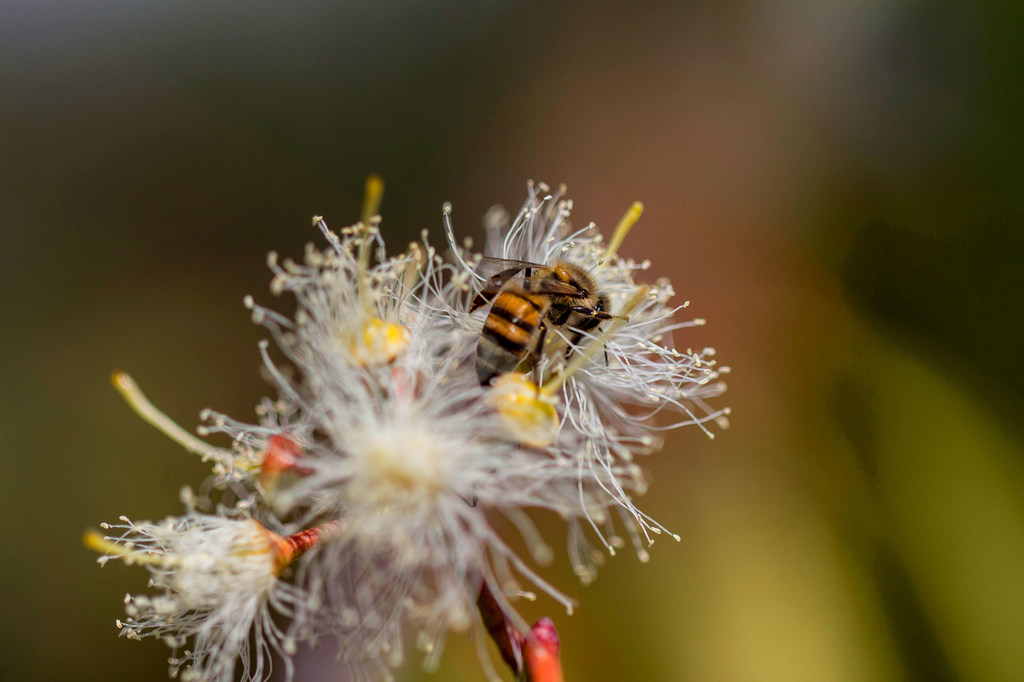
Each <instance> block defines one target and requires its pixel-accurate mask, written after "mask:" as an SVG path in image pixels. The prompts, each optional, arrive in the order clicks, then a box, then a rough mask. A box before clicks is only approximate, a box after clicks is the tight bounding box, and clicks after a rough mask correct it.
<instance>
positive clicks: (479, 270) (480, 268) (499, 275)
mask: <svg viewBox="0 0 1024 682" xmlns="http://www.w3.org/2000/svg"><path fill="white" fill-rule="evenodd" d="M526 268H537V269H545V270H546V269H547V266H544V265H541V264H540V263H529V262H527V261H524V260H512V259H510V258H490V257H488V258H483V259H481V260H480V264H479V265H477V267H476V274H478V275H479V276H480V277H481V278H483V279H485V280H491V279H494V280H496V281H500V282H501V283H504V282H507V281H508V280H510V279H512V278H513V277H515V276H516V275H517V274H518V273H519V272H521V271H523V270H525V269H526ZM500 286H501V285H500V284H499V288H500Z"/></svg>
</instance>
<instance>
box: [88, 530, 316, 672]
mask: <svg viewBox="0 0 1024 682" xmlns="http://www.w3.org/2000/svg"><path fill="white" fill-rule="evenodd" d="M103 527H104V529H106V530H110V531H114V532H119V533H120V535H117V536H114V537H111V538H110V542H111V547H110V549H111V553H109V554H107V555H105V556H103V557H101V558H100V562H101V563H106V561H107V560H108V559H109V558H120V559H122V560H124V561H125V563H130V564H140V565H142V566H144V567H145V568H146V569H147V570H148V571H149V575H150V580H149V585H150V587H151V588H154V589H155V590H156V591H157V592H156V594H152V595H128V596H126V597H125V612H126V614H127V616H126V618H125V619H124V620H119V621H118V622H117V625H118V627H119V628H120V630H121V635H122V636H125V637H128V638H129V639H136V640H139V639H142V638H144V637H153V636H155V637H159V638H161V639H163V640H164V642H166V643H167V644H168V645H169V646H171V647H172V648H173V649H174V650H175V654H174V655H173V656H172V657H171V658H170V674H171V677H179V676H180V678H181V679H183V680H187V681H194V682H199V681H200V680H223V679H233V678H234V675H235V670H236V664H239V663H240V666H241V679H243V680H262V679H265V678H266V677H267V676H268V675H269V673H270V670H271V651H272V650H273V651H276V652H277V653H278V654H282V653H284V647H283V642H284V641H285V637H284V634H283V633H282V632H281V631H280V630H279V629H278V627H277V625H275V623H274V621H273V618H272V613H273V612H275V611H276V612H277V613H281V614H284V615H291V614H292V613H293V612H294V610H295V607H296V606H297V605H299V604H301V603H303V602H304V601H305V598H304V595H303V593H302V591H301V590H300V589H299V588H297V587H295V586H294V585H291V584H288V583H286V582H283V581H280V580H279V579H278V567H279V565H278V552H277V548H276V547H275V543H274V536H273V535H272V534H271V533H269V532H268V531H267V530H266V529H265V528H264V527H263V526H262V525H261V524H260V523H259V522H258V521H255V520H253V519H245V518H234V517H230V516H216V515H209V514H200V513H196V512H190V513H188V514H186V515H184V516H181V517H176V518H175V517H169V518H167V519H165V520H163V521H161V522H159V523H151V522H149V521H142V522H137V523H136V522H132V521H131V520H130V519H128V518H127V517H121V523H119V524H104V526H103ZM250 634H251V638H250ZM179 673H180V675H179Z"/></svg>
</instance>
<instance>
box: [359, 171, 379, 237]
mask: <svg viewBox="0 0 1024 682" xmlns="http://www.w3.org/2000/svg"><path fill="white" fill-rule="evenodd" d="M383 198H384V178H382V177H381V176H379V175H377V174H376V173H371V174H370V175H368V176H366V189H365V190H364V192H363V222H364V223H367V224H368V223H369V222H370V218H372V217H373V216H375V215H377V214H378V213H379V212H380V202H381V200H382V199H383Z"/></svg>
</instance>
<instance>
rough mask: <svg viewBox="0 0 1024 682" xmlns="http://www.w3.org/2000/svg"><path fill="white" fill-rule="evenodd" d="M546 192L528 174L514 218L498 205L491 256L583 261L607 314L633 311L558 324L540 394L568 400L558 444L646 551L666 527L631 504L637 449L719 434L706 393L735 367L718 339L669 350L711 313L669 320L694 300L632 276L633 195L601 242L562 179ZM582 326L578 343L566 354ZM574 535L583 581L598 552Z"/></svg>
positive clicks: (475, 323) (608, 536)
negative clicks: (692, 433) (580, 221)
mask: <svg viewBox="0 0 1024 682" xmlns="http://www.w3.org/2000/svg"><path fill="white" fill-rule="evenodd" d="M547 192H548V188H547V187H546V186H544V185H539V186H535V185H533V183H530V185H529V195H528V197H527V200H526V202H525V203H524V204H523V206H522V208H521V209H520V211H519V213H518V214H517V215H516V217H515V219H514V220H512V221H511V224H510V223H509V220H508V216H507V214H505V213H504V212H503V211H501V210H500V209H492V211H491V212H490V213H489V214H488V219H487V244H486V247H485V250H484V255H485V256H486V257H490V258H500V259H508V260H514V261H526V262H531V263H539V264H542V265H550V264H552V263H555V262H558V261H563V262H570V263H574V264H576V265H579V266H581V267H583V268H584V269H585V270H586V271H588V272H589V273H590V275H591V276H592V277H593V278H594V279H595V281H596V282H597V288H598V290H599V291H600V292H601V293H603V294H605V295H606V296H607V297H608V299H609V302H610V305H609V311H610V312H611V313H613V314H615V315H617V316H620V317H628V321H627V320H626V319H614V320H609V321H605V322H603V323H602V325H601V327H599V328H598V329H596V330H594V331H591V332H587V331H584V330H576V329H571V330H568V331H569V333H568V334H567V333H566V332H565V331H563V330H562V329H558V328H555V327H552V328H551V329H553V331H554V332H555V333H554V334H552V333H550V331H549V334H548V340H547V344H546V349H545V352H544V353H543V355H542V357H541V359H540V368H539V369H540V374H541V376H542V377H544V379H543V381H542V383H543V389H542V392H543V393H544V394H546V395H548V396H551V395H552V394H557V395H558V396H559V397H560V399H561V405H560V406H559V408H558V409H559V414H560V417H561V420H562V429H561V431H560V432H559V435H558V438H557V440H556V441H554V442H553V444H552V445H551V449H552V450H553V451H554V452H556V453H557V454H558V455H559V456H561V457H565V458H568V459H570V460H571V461H573V462H574V463H575V465H576V466H577V468H578V473H579V482H580V485H581V486H582V487H583V488H584V489H586V490H589V491H594V492H602V493H604V494H605V495H607V496H610V497H611V498H612V499H614V501H615V502H616V503H617V504H618V505H619V506H620V508H621V509H622V510H624V511H625V512H627V514H628V515H627V516H624V517H623V520H624V521H625V522H626V523H625V525H626V528H627V531H628V532H629V534H630V536H631V537H632V539H633V542H634V545H635V547H636V549H637V552H638V554H639V556H640V557H641V559H646V557H647V553H646V550H645V548H644V547H643V543H641V539H643V540H646V542H647V543H648V544H649V543H650V542H651V541H652V537H651V534H652V533H653V534H658V533H660V532H662V531H663V530H664V529H663V528H662V527H661V525H660V524H658V523H657V522H655V521H654V520H653V519H651V518H650V517H649V516H647V515H646V514H645V513H644V512H642V511H641V510H640V509H639V508H637V506H636V505H635V503H634V501H633V498H634V497H635V496H636V495H638V494H641V493H642V492H643V491H644V490H645V487H646V484H645V482H644V480H643V478H642V476H641V473H640V470H639V467H637V466H636V465H635V464H634V463H633V459H634V456H635V455H638V454H647V453H650V452H653V451H655V450H657V449H659V448H660V447H661V433H662V432H664V431H665V430H668V429H672V428H676V427H679V426H684V425H687V424H696V425H698V426H699V427H700V428H701V429H702V430H704V432H705V433H707V434H708V435H709V436H713V434H712V432H711V431H710V430H709V429H708V428H707V423H708V422H710V421H717V422H718V424H719V426H720V427H723V428H724V427H725V426H727V422H726V420H725V415H727V414H728V409H727V408H726V409H721V410H714V409H712V408H711V407H710V406H709V405H708V404H707V403H706V400H707V399H708V398H712V397H714V396H717V395H720V394H721V393H722V392H723V391H724V389H725V385H724V383H723V382H721V381H719V376H720V374H722V373H725V372H727V371H728V368H724V367H718V366H717V362H716V361H715V360H714V349H712V348H704V349H702V350H699V351H693V350H691V349H687V350H685V351H680V350H677V349H676V348H675V347H674V344H673V339H672V335H673V332H676V331H678V330H680V329H683V328H686V327H691V326H697V325H701V324H703V323H704V321H703V320H700V319H695V320H691V321H689V322H679V323H677V322H674V321H673V317H674V315H675V314H676V313H677V312H679V311H680V310H681V309H682V308H684V307H686V305H687V304H685V303H684V304H683V305H681V306H678V307H675V308H673V307H671V306H670V304H669V301H670V299H671V298H672V297H673V295H674V292H673V290H672V287H671V285H670V284H669V282H668V280H666V279H660V280H658V281H657V282H656V283H654V284H640V283H637V282H636V281H635V280H634V273H635V272H637V271H642V270H646V269H647V268H648V267H649V265H650V263H649V262H647V261H645V262H643V263H636V262H634V261H632V260H628V259H623V258H621V257H619V256H618V255H617V250H618V247H619V245H620V244H621V242H622V239H623V238H624V237H625V234H626V233H627V232H628V230H629V229H630V227H632V225H633V223H635V222H636V219H637V218H639V215H640V212H641V210H642V207H641V206H640V205H639V204H634V206H633V208H632V209H631V210H630V212H629V213H627V215H626V217H625V218H623V221H622V222H621V223H620V225H619V228H618V229H617V230H616V233H615V234H614V235H613V238H612V241H611V242H610V243H609V244H608V245H605V243H604V241H603V239H602V236H601V234H600V233H599V232H597V230H596V228H595V226H594V225H593V223H591V224H589V225H587V226H585V227H583V228H582V229H578V230H574V229H573V227H572V226H571V224H570V222H569V220H568V219H569V214H570V212H571V209H572V202H571V201H569V200H567V199H564V198H563V195H564V187H563V188H560V189H559V190H558V191H557V192H555V193H554V194H552V195H549V194H547ZM447 215H448V211H447V210H446V218H447ZM446 226H447V231H448V240H449V245H450V246H451V247H452V250H453V251H454V252H455V255H456V260H457V262H458V264H459V265H460V266H461V268H462V271H463V272H464V273H466V274H467V275H469V276H471V277H476V279H477V280H478V286H480V285H482V277H480V276H479V275H477V274H476V273H475V272H474V268H475V266H476V264H477V263H478V262H479V258H480V257H479V256H475V257H467V256H463V255H462V251H463V250H462V249H459V248H458V247H457V246H456V243H455V239H454V235H453V232H452V227H451V223H450V221H448V220H446ZM486 314H487V309H486V308H483V309H482V312H480V313H477V314H476V316H475V318H473V319H472V321H471V322H468V323H467V324H468V327H467V328H468V329H469V331H471V332H473V333H477V332H478V330H479V329H480V325H481V324H482V320H483V317H484V316H486ZM577 334H578V335H579V336H578V339H579V340H578V342H577V347H576V348H575V349H574V350H573V351H572V352H570V353H567V352H566V349H567V348H568V347H569V346H570V345H571V344H572V342H573V340H574V338H576V335H577ZM666 417H667V419H666ZM585 511H586V512H587V514H586V516H587V518H588V519H589V520H590V522H591V525H592V527H593V529H594V530H595V531H596V532H597V534H598V536H599V537H600V538H601V540H602V542H603V543H604V545H605V547H606V548H607V549H608V550H610V551H614V545H616V544H619V543H620V541H619V540H618V539H617V538H616V537H615V535H614V531H613V530H612V529H611V527H610V525H609V520H608V519H607V518H606V516H605V514H603V513H602V512H598V513H596V514H594V513H591V512H590V510H585ZM599 524H604V526H605V527H604V529H601V528H599V527H598V526H599ZM573 532H574V537H573V538H572V539H571V545H572V558H573V563H574V566H575V568H576V570H577V572H578V573H579V574H580V575H581V576H582V577H584V578H585V579H588V578H590V577H592V576H593V571H594V568H595V567H594V561H593V560H594V556H593V552H591V551H590V548H589V546H588V545H587V544H586V542H585V540H584V539H583V538H582V537H581V536H579V535H578V534H577V533H576V529H575V528H574V529H573Z"/></svg>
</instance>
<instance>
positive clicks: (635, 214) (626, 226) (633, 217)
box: [601, 201, 644, 262]
mask: <svg viewBox="0 0 1024 682" xmlns="http://www.w3.org/2000/svg"><path fill="white" fill-rule="evenodd" d="M643 212H644V205H643V204H642V203H640V202H639V201H634V202H633V205H632V206H630V207H629V210H628V211H626V215H624V216H622V219H621V220H620V221H619V224H618V225H616V227H615V232H613V233H612V240H611V242H609V243H608V249H607V250H606V251H605V252H604V257H603V258H602V259H601V260H602V261H603V262H607V261H609V260H611V259H612V258H614V257H615V254H616V253H618V251H619V247H620V246H622V242H624V241H625V240H626V235H627V234H629V231H630V230H631V229H632V228H633V225H635V224H636V221H638V220H640V216H641V215H643Z"/></svg>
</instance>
